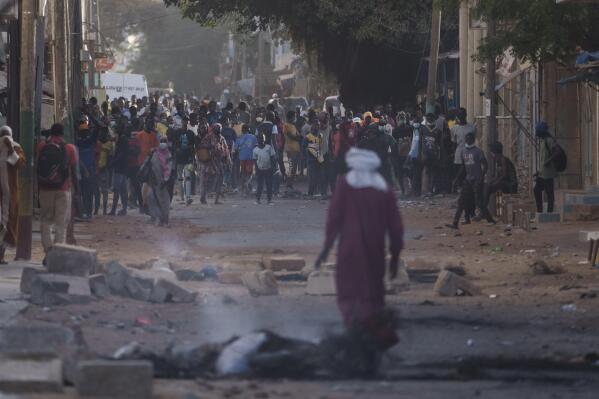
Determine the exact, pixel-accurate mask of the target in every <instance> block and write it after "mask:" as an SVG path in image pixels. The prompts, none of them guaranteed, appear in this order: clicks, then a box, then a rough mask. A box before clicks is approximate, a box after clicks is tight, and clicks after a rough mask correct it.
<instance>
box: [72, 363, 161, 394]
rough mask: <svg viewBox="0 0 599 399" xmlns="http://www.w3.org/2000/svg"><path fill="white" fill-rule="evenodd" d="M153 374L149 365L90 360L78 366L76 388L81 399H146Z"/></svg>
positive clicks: (150, 389)
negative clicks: (83, 398) (85, 398)
mask: <svg viewBox="0 0 599 399" xmlns="http://www.w3.org/2000/svg"><path fill="white" fill-rule="evenodd" d="M153 374H154V368H153V366H152V363H151V362H148V361H135V360H128V361H121V360H88V361H83V362H80V363H79V365H78V373H77V380H76V383H75V386H76V388H77V393H78V394H79V396H81V397H105V398H131V399H147V398H151V397H152V390H153V389H152V384H153Z"/></svg>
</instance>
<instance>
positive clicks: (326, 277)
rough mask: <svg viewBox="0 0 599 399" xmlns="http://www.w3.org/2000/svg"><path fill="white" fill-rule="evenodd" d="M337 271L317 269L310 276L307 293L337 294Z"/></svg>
mask: <svg viewBox="0 0 599 399" xmlns="http://www.w3.org/2000/svg"><path fill="white" fill-rule="evenodd" d="M336 293H337V289H336V288H335V272H333V271H330V270H317V271H314V272H312V273H310V275H309V276H308V285H307V286H306V294H308V295H335V294H336Z"/></svg>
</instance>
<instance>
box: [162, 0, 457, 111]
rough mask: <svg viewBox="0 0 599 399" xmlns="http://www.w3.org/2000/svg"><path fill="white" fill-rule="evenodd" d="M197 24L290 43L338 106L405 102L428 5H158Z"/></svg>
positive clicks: (447, 39) (318, 0)
mask: <svg viewBox="0 0 599 399" xmlns="http://www.w3.org/2000/svg"><path fill="white" fill-rule="evenodd" d="M164 1H165V3H166V4H167V5H171V6H177V7H179V8H180V9H181V10H182V13H183V15H184V16H185V17H187V18H190V19H192V20H194V21H196V22H198V23H200V24H202V25H204V26H216V25H218V24H219V23H220V22H222V21H223V20H227V21H229V22H231V21H232V22H234V25H235V26H236V27H237V30H238V31H240V32H253V31H255V30H256V29H265V28H266V27H269V28H270V29H271V30H275V32H276V34H279V35H281V36H284V37H288V38H290V39H292V41H293V42H294V43H295V45H296V46H297V47H298V48H299V49H300V50H302V51H303V52H304V53H306V54H309V55H310V57H312V56H311V55H312V54H314V55H315V57H314V58H316V59H317V60H318V64H319V66H321V67H323V69H324V70H326V71H327V72H329V73H332V74H333V75H334V76H335V77H336V78H337V80H338V81H339V84H340V89H341V95H342V97H343V98H344V101H345V102H346V103H353V104H360V103H363V104H371V103H373V102H383V101H394V102H397V103H401V102H403V101H406V100H409V99H412V98H413V95H414V91H415V84H414V77H415V76H416V75H417V72H418V70H419V66H420V64H421V58H422V56H423V54H425V52H426V49H427V45H428V39H429V29H430V28H429V25H430V13H431V5H432V0H424V1H413V0H374V1H369V2H364V1H360V0H302V1H296V0H164ZM456 12H457V9H456V10H453V11H452V12H448V13H447V14H446V18H445V19H444V21H445V23H444V28H445V29H444V31H445V34H444V43H445V44H446V45H449V44H450V43H451V42H452V41H453V42H454V43H455V42H456V39H457V33H456Z"/></svg>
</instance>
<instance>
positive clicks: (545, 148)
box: [533, 121, 557, 213]
mask: <svg viewBox="0 0 599 399" xmlns="http://www.w3.org/2000/svg"><path fill="white" fill-rule="evenodd" d="M535 136H537V137H538V138H539V141H540V159H539V165H540V170H539V171H538V172H537V174H536V179H535V187H534V190H533V191H534V194H535V202H536V205H537V212H538V213H542V212H543V192H545V195H546V196H547V212H549V213H551V212H553V207H554V204H555V186H554V179H555V178H556V177H557V169H556V167H555V164H554V159H553V157H554V156H555V155H556V152H554V151H552V149H553V147H554V146H555V140H554V139H553V137H551V135H550V134H549V126H547V123H546V122H544V121H541V122H538V123H537V124H536V126H535Z"/></svg>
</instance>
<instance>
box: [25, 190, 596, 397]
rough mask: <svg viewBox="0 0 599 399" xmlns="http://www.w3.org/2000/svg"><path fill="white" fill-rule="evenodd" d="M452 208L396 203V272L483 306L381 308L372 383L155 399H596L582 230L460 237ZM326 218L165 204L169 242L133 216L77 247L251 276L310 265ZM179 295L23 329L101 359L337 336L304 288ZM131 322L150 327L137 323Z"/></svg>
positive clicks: (240, 206) (418, 301) (428, 295)
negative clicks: (45, 328)
mask: <svg viewBox="0 0 599 399" xmlns="http://www.w3.org/2000/svg"><path fill="white" fill-rule="evenodd" d="M452 201H453V199H451V198H437V199H433V200H425V201H421V202H409V201H403V202H401V203H400V206H401V210H402V215H403V217H404V223H405V226H406V238H407V240H406V249H405V251H404V253H403V254H402V258H403V259H404V260H405V262H406V264H407V267H408V268H409V269H410V270H412V271H414V272H418V271H429V269H438V268H439V266H442V265H453V266H461V267H462V268H463V269H464V270H465V272H466V277H467V278H469V279H471V280H472V281H474V282H475V283H476V284H477V285H479V286H480V287H481V288H482V289H483V295H481V296H476V297H453V298H441V297H438V296H436V295H435V294H434V292H433V291H432V285H433V284H432V281H431V280H430V279H428V280H427V279H419V278H416V279H414V280H413V281H412V284H411V286H410V289H409V290H407V291H404V292H402V293H401V294H400V295H391V296H389V297H388V301H389V303H390V305H391V306H392V307H394V308H395V309H397V310H398V312H399V314H400V329H399V334H400V336H401V343H400V345H398V346H397V347H396V348H394V349H393V350H392V351H390V353H389V354H388V357H387V358H386V359H385V362H384V364H383V367H382V370H381V377H380V378H381V381H378V382H374V381H373V382H369V383H367V384H361V383H356V382H340V383H338V384H336V383H328V382H327V383H318V382H306V383H300V382H297V383H292V384H283V383H280V382H263V381H257V382H251V383H249V384H254V385H255V386H256V387H257V388H255V389H254V390H252V389H253V388H251V389H250V390H249V391H248V389H246V388H247V387H246V388H243V389H242V393H235V392H237V391H236V390H235V388H234V387H235V386H237V385H240V384H241V385H243V383H241V382H239V383H238V382H235V383H229V382H222V381H221V382H207V383H206V384H208V385H210V384H212V385H210V386H211V387H212V388H211V389H208V388H206V385H200V386H199V387H198V386H197V385H194V384H195V383H193V382H186V383H185V384H182V385H177V384H173V383H171V382H165V383H164V384H160V390H161V391H163V392H172V394H173V395H174V396H170V395H166V396H164V397H179V396H177V395H178V394H175V393H174V392H175V391H176V389H175V388H176V387H178V388H177V389H179V391H181V395H183V394H184V393H185V394H187V393H188V392H196V393H197V395H198V396H197V397H202V398H204V397H315V398H317V397H322V398H325V397H326V398H346V397H352V398H354V397H363V398H371V397H373V398H374V397H381V398H383V397H423V398H424V397H426V398H429V397H430V398H437V397H460V398H464V397H489V398H505V397H509V396H512V397H530V398H537V397H539V398H541V397H557V398H559V397H563V398H578V397H580V398H586V397H596V392H597V387H598V385H596V384H598V383H599V378H596V377H595V374H596V373H595V374H593V373H590V372H588V368H589V366H588V365H589V360H592V361H596V360H597V359H596V356H597V355H596V354H598V353H599V338H598V336H597V334H596V331H597V328H598V327H599V307H598V306H597V303H598V301H599V299H596V298H595V296H594V295H593V291H592V290H593V288H599V270H596V269H593V268H592V267H591V266H590V265H588V264H583V262H584V261H585V259H586V246H585V244H584V243H580V242H577V232H578V230H581V229H584V228H588V226H585V225H580V224H578V225H576V224H561V225H560V224H557V225H554V224H547V225H541V226H539V227H538V229H536V230H533V231H532V232H524V231H521V230H518V229H513V230H509V229H505V226H502V225H497V226H487V225H486V224H482V223H480V224H476V223H475V224H473V225H470V226H465V227H463V228H462V230H461V234H460V235H459V236H456V234H455V233H454V232H453V231H452V230H449V229H447V228H444V227H443V226H444V224H445V222H447V221H448V220H449V219H450V215H451V213H452V211H451V209H450V207H451V204H452ZM327 206H328V202H326V201H318V200H311V201H307V200H302V199H289V200H287V199H279V200H278V201H277V202H276V203H275V204H274V205H273V206H268V205H254V204H253V200H252V199H245V198H242V197H240V196H231V197H228V198H227V199H226V201H225V204H224V205H218V206H215V205H209V206H206V205H204V206H202V205H199V204H193V205H191V206H189V207H186V206H184V205H182V204H179V203H175V202H174V203H173V208H174V209H173V211H172V220H173V222H172V225H171V227H170V228H162V227H154V226H151V225H147V224H145V221H146V217H144V216H141V215H138V214H137V213H136V212H135V211H133V212H130V216H126V217H98V218H96V219H94V221H93V222H92V223H88V224H80V225H78V229H77V230H78V232H79V233H80V236H82V237H84V239H81V240H80V242H79V243H80V244H82V245H85V246H90V247H93V248H96V249H97V250H98V252H99V256H100V259H101V260H102V261H107V260H110V259H118V260H120V261H121V262H123V263H125V264H129V265H132V266H135V267H141V265H142V264H143V263H144V262H146V261H148V260H150V259H153V258H158V257H160V258H164V259H166V260H168V261H169V262H170V263H171V265H172V266H173V267H174V268H183V267H186V268H193V269H196V270H200V269H201V268H202V267H204V266H207V265H213V266H217V267H219V268H222V269H224V270H240V271H249V270H258V269H259V268H260V266H259V264H260V259H261V257H262V255H264V254H268V253H273V252H276V253H295V254H300V255H302V256H304V257H305V258H306V259H307V260H308V262H312V261H313V259H314V258H315V257H316V255H317V253H318V252H319V250H320V245H321V242H322V237H323V228H324V218H325V214H326V209H327ZM539 258H542V259H544V260H545V261H546V262H547V263H548V264H549V265H551V266H552V267H556V268H557V267H559V268H560V271H561V272H560V273H558V274H551V275H538V274H534V273H533V272H532V269H531V268H530V264H532V263H533V262H534V261H535V260H536V259H539ZM412 275H413V276H416V277H418V276H421V274H419V273H412ZM429 277H430V276H429ZM433 277H434V274H433ZM186 285H187V286H188V287H189V288H192V289H195V290H197V291H199V293H200V296H199V300H198V301H197V303H196V304H193V305H186V304H182V305H150V304H145V303H141V302H135V301H131V300H126V299H122V298H116V297H113V298H110V299H108V300H104V301H99V302H96V303H93V304H90V305H71V306H65V307H57V308H53V309H41V308H39V307H31V308H30V309H29V310H28V311H27V312H26V313H25V314H24V315H23V317H24V318H26V319H35V320H43V321H49V322H60V323H64V324H67V325H68V324H78V325H80V326H81V327H82V329H83V332H84V335H85V338H86V340H87V342H88V344H89V345H90V347H91V348H92V349H93V350H95V351H97V352H98V353H102V354H110V353H112V352H113V351H114V350H115V349H116V348H118V347H119V346H121V345H123V344H125V343H128V342H131V341H137V342H139V343H140V344H141V345H142V346H143V347H145V348H148V349H152V350H155V351H160V350H161V349H162V348H164V347H165V346H166V345H167V344H168V343H170V342H173V341H175V342H182V341H186V340H187V341H189V340H191V341H201V342H215V341H223V340H225V339H227V338H228V337H231V336H234V335H239V334H243V333H247V332H250V331H254V330H257V329H270V330H272V331H275V332H278V333H280V334H284V335H286V336H291V337H297V338H302V339H308V340H313V341H317V340H319V339H321V338H322V337H323V336H325V335H326V334H328V333H331V332H335V331H338V330H339V329H341V321H340V318H339V315H338V313H337V309H336V304H335V299H334V297H314V296H306V295H304V290H305V284H303V283H282V284H281V290H280V291H281V293H280V295H278V296H277V297H259V298H254V297H251V296H250V295H249V294H248V293H247V290H246V289H245V288H244V287H242V286H237V285H223V284H219V283H217V282H194V283H186ZM564 305H570V306H564ZM140 316H142V317H144V318H146V319H149V320H150V324H149V325H143V326H140V325H139V323H136V319H137V318H139V317H140ZM585 357H586V358H585ZM585 359H586V360H585ZM579 366H581V367H579ZM473 370H475V371H476V370H478V372H475V371H473ZM456 379H457V380H466V382H460V383H458V382H455V380H456ZM385 380H387V381H386V382H385ZM398 380H402V382H399V383H398V382H397V381H398ZM406 380H407V381H410V382H409V383H408V382H405V381H406ZM422 380H424V381H422ZM519 380H522V381H521V382H519V383H515V382H514V381H519ZM548 381H550V382H552V383H553V384H554V385H552V386H551V388H548V386H547V382H548ZM508 382H509V383H508ZM190 384H191V385H190ZM246 385H247V384H246ZM169 387H170V388H169ZM182 387H189V388H185V389H183V388H182ZM424 387H428V388H426V389H424V390H423V388H424ZM169 389H171V391H168V390H169ZM227 390H229V391H227ZM231 390H232V391H231ZM298 390H299V391H298ZM593 390H594V391H593ZM179 391H177V392H179ZM183 391H185V392H183ZM254 391H255V392H254ZM247 392H250V393H251V395H249V396H248V395H246V393H247ZM277 392H278V394H277ZM297 392H304V393H305V395H301V396H297ZM591 392H595V396H592V394H591ZM545 394H546V395H545ZM549 394H551V395H552V396H549ZM215 395H217V396H215ZM218 395H220V396H218ZM264 395H266V396H264ZM180 397H185V396H180ZM191 397H192V396H190V397H189V398H191Z"/></svg>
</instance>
